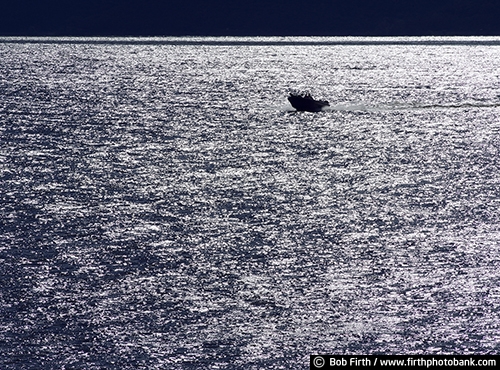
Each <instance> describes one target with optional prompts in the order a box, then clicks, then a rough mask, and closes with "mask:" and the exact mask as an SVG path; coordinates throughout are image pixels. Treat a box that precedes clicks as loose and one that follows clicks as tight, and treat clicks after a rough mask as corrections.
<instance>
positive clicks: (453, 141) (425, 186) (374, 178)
mask: <svg viewBox="0 0 500 370" xmlns="http://www.w3.org/2000/svg"><path fill="white" fill-rule="evenodd" d="M0 89H1V90H0V91H1V93H2V99H0V367H1V368H2V369H103V368H106V369H291V368H293V369H301V368H304V369H305V368H308V366H309V365H308V364H309V355H311V354H318V353H329V354H498V353H499V349H500V318H499V317H500V171H499V170H500V153H499V150H500V39H495V38H489V39H485V38H403V39H370V38H363V39H357V38H287V39H283V38H268V39H266V38H238V39H235V38H211V39H204V38H154V39H140V38H138V39H137V38H136V39H106V38H100V39H64V38H44V39H29V38H28V39H26V38H1V39H0ZM291 89H294V90H302V91H304V90H308V91H310V92H311V93H312V94H313V96H315V97H317V98H323V99H327V100H329V101H330V107H329V108H328V109H327V110H325V111H323V112H319V113H307V112H294V111H293V108H292V107H291V106H289V105H288V103H287V100H286V97H287V94H288V92H289V91H290V90H291Z"/></svg>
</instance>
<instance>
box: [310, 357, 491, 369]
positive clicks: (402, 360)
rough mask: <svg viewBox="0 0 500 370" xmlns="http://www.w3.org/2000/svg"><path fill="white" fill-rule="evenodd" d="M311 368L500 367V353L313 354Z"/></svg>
mask: <svg viewBox="0 0 500 370" xmlns="http://www.w3.org/2000/svg"><path fill="white" fill-rule="evenodd" d="M310 366H311V367H310V368H311V370H318V369H321V370H323V369H337V368H343V367H358V368H363V367H388V368H389V367H393V368H402V367H408V368H410V367H413V368H423V369H424V368H425V369H431V368H440V367H444V368H447V367H448V368H449V367H456V368H463V369H467V368H485V369H495V368H500V356H499V355H370V356H362V355H311V360H310Z"/></svg>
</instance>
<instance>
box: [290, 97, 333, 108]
mask: <svg viewBox="0 0 500 370" xmlns="http://www.w3.org/2000/svg"><path fill="white" fill-rule="evenodd" d="M288 101H289V102H290V104H291V105H292V107H294V108H295V109H296V110H298V111H302V112H321V111H322V110H323V108H324V107H327V106H329V105H330V104H329V103H328V102H327V101H326V100H315V99H313V98H312V97H311V96H310V95H294V94H291V95H290V96H289V97H288Z"/></svg>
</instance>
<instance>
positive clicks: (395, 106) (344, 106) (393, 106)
mask: <svg viewBox="0 0 500 370" xmlns="http://www.w3.org/2000/svg"><path fill="white" fill-rule="evenodd" d="M497 107H500V102H463V103H450V104H439V103H438V104H425V103H423V104H419V103H384V104H380V105H376V104H370V103H365V102H358V103H356V102H350V103H339V104H332V105H330V106H327V107H324V108H323V109H322V110H323V111H327V112H331V111H348V112H356V111H357V112H386V111H405V110H430V109H475V108H497Z"/></svg>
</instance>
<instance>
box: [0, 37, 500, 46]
mask: <svg viewBox="0 0 500 370" xmlns="http://www.w3.org/2000/svg"><path fill="white" fill-rule="evenodd" d="M169 38H171V39H170V40H169ZM197 38H198V39H203V38H205V39H208V40H196V39H197ZM223 38H227V39H223ZM245 38H249V39H250V40H243V39H245ZM251 38H254V40H251ZM257 38H261V39H260V40H255V39H257ZM276 38H283V40H276ZM293 38H298V39H299V38H317V39H316V40H290V39H293ZM335 38H337V39H338V40H332V39H335ZM402 38H406V40H400V39H402ZM432 38H436V39H432ZM453 38H456V39H453ZM464 38H467V40H464ZM474 38H485V40H480V39H474ZM134 39H135V40H134ZM266 39H267V40H266ZM272 39H274V40H272ZM327 39H330V40H327ZM342 39H344V40H342ZM356 39H359V40H356ZM370 39H377V40H370ZM0 43H19V44H23V43H24V44H26V43H32V44H103V43H105V44H120V45H127V44H143V45H148V44H150V45H236V46H237V45H270V46H272V45H276V46H280V45H282V46H286V45H297V46H300V45H471V44H474V45H500V35H496V36H494V35H453V36H451V35H449V36H443V35H419V36H417V35H409V36H403V35H396V36H388V35H382V36H377V35H366V36H361V35H352V36H346V35H331V36H325V35H302V36H299V35H247V36H238V35H183V36H179V35H162V36H158V35H154V36H146V35H126V36H125V35H115V36H110V35H93V36H88V35H82V36H75V35H69V36H61V35H0Z"/></svg>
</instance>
